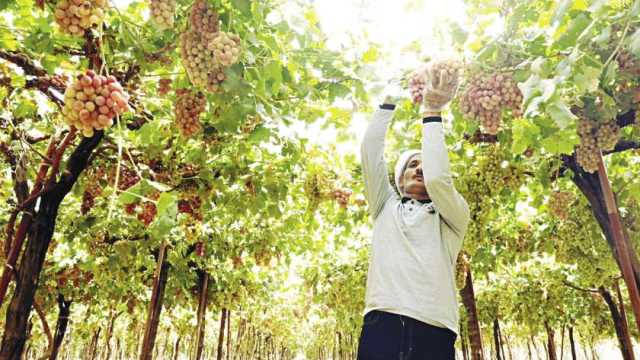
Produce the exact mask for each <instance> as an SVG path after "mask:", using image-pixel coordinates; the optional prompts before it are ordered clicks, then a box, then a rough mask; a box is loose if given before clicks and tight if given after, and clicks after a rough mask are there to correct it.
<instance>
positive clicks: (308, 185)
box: [303, 172, 333, 204]
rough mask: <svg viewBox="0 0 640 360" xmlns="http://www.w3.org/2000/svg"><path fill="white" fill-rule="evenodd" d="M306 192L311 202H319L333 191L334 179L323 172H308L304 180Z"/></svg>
mask: <svg viewBox="0 0 640 360" xmlns="http://www.w3.org/2000/svg"><path fill="white" fill-rule="evenodd" d="M303 186H304V193H305V195H307V197H308V198H309V200H310V202H311V203H314V204H315V203H319V202H320V201H321V200H324V199H326V198H327V194H330V193H331V191H332V187H333V186H332V181H331V180H330V179H329V178H327V177H326V176H325V175H324V174H322V173H321V172H314V173H310V174H308V176H307V178H306V179H305V181H304V185H303Z"/></svg>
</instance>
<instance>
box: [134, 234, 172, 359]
mask: <svg viewBox="0 0 640 360" xmlns="http://www.w3.org/2000/svg"><path fill="white" fill-rule="evenodd" d="M166 253H167V243H165V242H163V243H162V245H161V246H160V250H159V254H158V264H157V267H156V271H155V274H154V279H153V290H152V292H151V301H150V302H149V310H148V315H147V322H146V325H145V331H144V338H143V340H142V348H141V349H140V360H151V359H152V355H153V346H154V344H155V341H156V335H157V333H158V323H159V322H160V313H161V312H162V303H163V302H164V289H165V287H166V285H167V277H168V273H169V264H168V263H167V261H166Z"/></svg>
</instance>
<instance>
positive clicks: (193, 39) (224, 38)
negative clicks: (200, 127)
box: [180, 0, 240, 92]
mask: <svg viewBox="0 0 640 360" xmlns="http://www.w3.org/2000/svg"><path fill="white" fill-rule="evenodd" d="M218 22H219V21H218V15H217V13H216V12H215V10H213V9H211V8H209V6H208V5H207V3H206V1H203V0H198V1H197V2H196V3H195V4H194V5H193V6H192V8H191V15H190V23H191V28H190V29H188V30H187V31H185V32H183V33H182V34H181V35H180V57H181V59H182V63H183V65H184V67H185V69H186V71H187V75H188V76H189V79H190V80H191V82H192V83H193V84H194V85H196V86H198V87H200V88H204V89H207V90H208V91H211V92H216V91H218V90H219V89H220V84H221V83H222V82H223V81H224V80H226V75H225V73H224V71H225V69H226V68H228V67H229V66H232V65H233V64H235V63H236V62H238V60H239V58H240V38H239V37H238V36H237V35H235V34H230V33H225V32H222V31H219V23H218Z"/></svg>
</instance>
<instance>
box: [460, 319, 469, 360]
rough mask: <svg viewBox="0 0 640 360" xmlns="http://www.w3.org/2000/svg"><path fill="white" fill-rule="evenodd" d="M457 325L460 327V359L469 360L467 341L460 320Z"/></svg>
mask: <svg viewBox="0 0 640 360" xmlns="http://www.w3.org/2000/svg"><path fill="white" fill-rule="evenodd" d="M459 327H460V348H461V350H462V359H463V360H469V349H468V347H467V341H466V338H467V336H466V335H467V334H465V331H464V330H463V329H464V327H463V324H462V321H460V325H459Z"/></svg>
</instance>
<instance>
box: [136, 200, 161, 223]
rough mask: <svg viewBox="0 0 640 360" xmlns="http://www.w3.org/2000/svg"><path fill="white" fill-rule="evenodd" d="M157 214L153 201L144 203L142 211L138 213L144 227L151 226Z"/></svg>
mask: <svg viewBox="0 0 640 360" xmlns="http://www.w3.org/2000/svg"><path fill="white" fill-rule="evenodd" d="M157 213H158V209H157V208H156V204H155V203H154V202H151V201H145V202H144V203H142V210H141V211H140V212H139V213H138V220H140V221H142V223H143V224H144V226H149V224H151V222H153V219H154V218H155V217H156V214H157Z"/></svg>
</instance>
